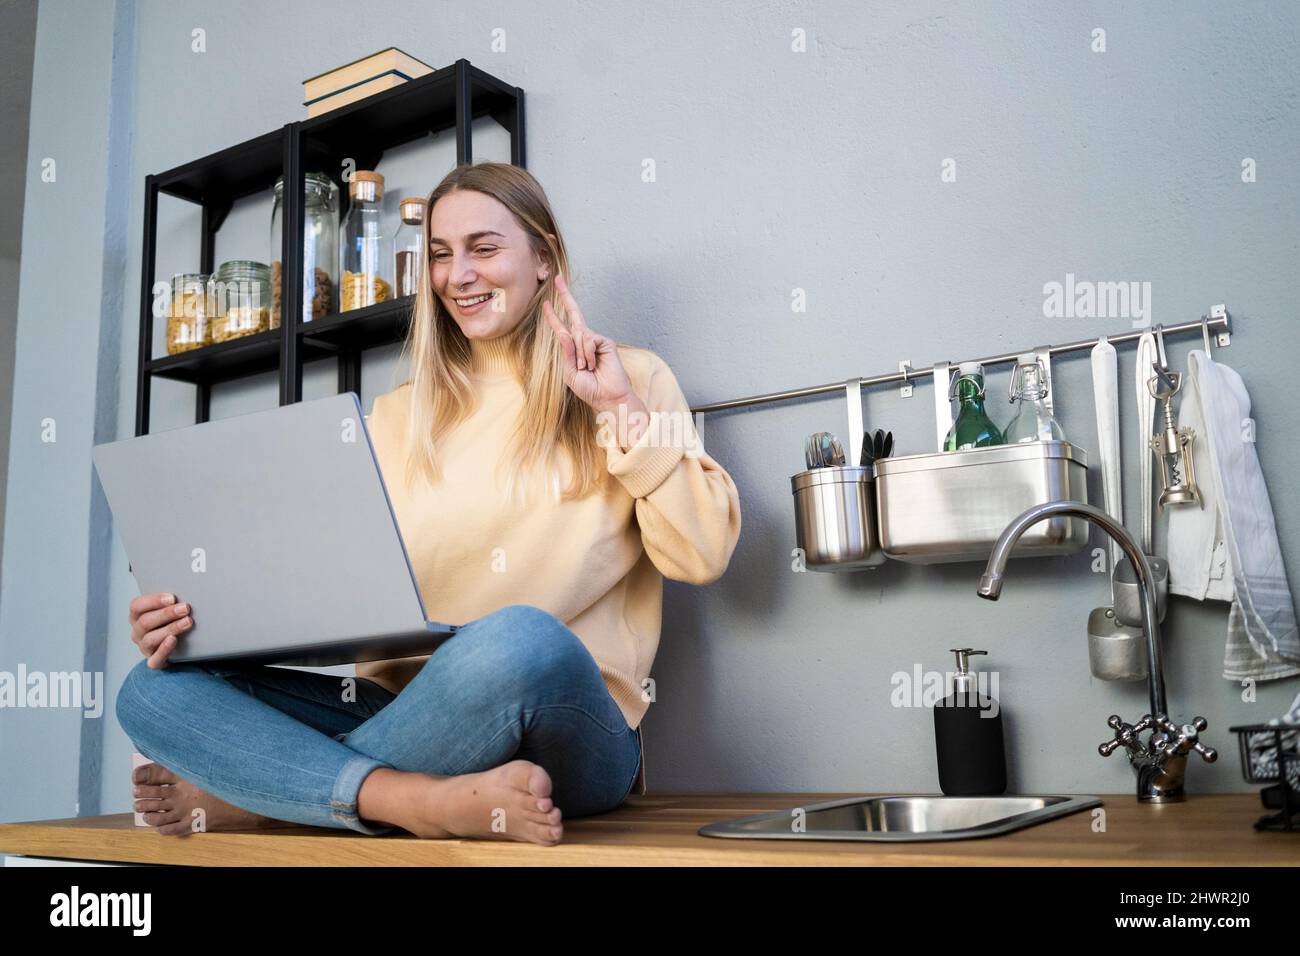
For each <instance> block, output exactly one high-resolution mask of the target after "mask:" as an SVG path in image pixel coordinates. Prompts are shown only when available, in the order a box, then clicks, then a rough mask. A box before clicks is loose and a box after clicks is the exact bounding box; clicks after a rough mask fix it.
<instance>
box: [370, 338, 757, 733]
mask: <svg viewBox="0 0 1300 956" xmlns="http://www.w3.org/2000/svg"><path fill="white" fill-rule="evenodd" d="M470 343H471V351H472V358H473V361H472V377H473V380H474V385H475V390H476V393H477V396H478V402H479V403H478V407H477V408H476V410H475V411H474V413H473V414H472V416H471V417H470V418H468V419H467V420H465V421H463V422H462V423H460V424H459V425H458V426H457V427H456V429H455V430H454V431H452V432H451V433H449V434H448V435H446V436H445V437H444V438H443V439H442V440H441V441H440V443H439V449H438V451H439V454H440V463H441V466H442V468H443V474H444V479H443V481H442V482H441V483H439V484H437V485H434V486H432V487H430V486H429V485H427V484H424V483H423V482H422V480H417V481H416V482H415V483H414V484H413V485H412V486H411V488H409V489H408V488H407V486H406V484H405V480H404V474H405V466H406V454H407V450H406V448H405V439H404V436H405V429H406V422H407V416H408V412H409V406H410V396H411V387H410V384H409V383H407V384H403V385H401V386H399V387H398V388H396V389H394V390H393V391H391V392H388V393H386V394H383V395H380V396H378V397H377V398H376V399H375V402H374V407H373V409H372V411H371V414H370V416H369V417H368V427H369V430H370V435H371V439H372V441H373V443H374V447H375V454H376V455H377V457H378V459H379V466H380V470H381V471H382V473H383V475H384V482H385V484H386V485H387V487H388V493H389V496H390V497H391V499H392V503H393V511H394V513H395V514H396V516H397V523H398V527H399V528H400V529H401V532H402V538H403V540H404V541H405V543H406V548H407V551H408V553H409V555H410V558H411V565H412V567H413V569H414V571H415V577H416V581H417V583H418V585H419V588H420V593H421V595H422V597H423V598H424V606H425V610H426V612H427V613H428V615H429V617H430V618H431V619H432V620H435V621H442V622H445V623H449V624H466V623H468V622H470V621H473V620H475V619H477V618H479V617H482V616H484V615H485V614H489V613H491V612H492V611H495V610H497V609H498V608H501V607H505V606H506V605H509V604H531V605H534V606H535V607H539V608H542V609H544V610H546V611H549V612H550V613H551V614H553V615H555V616H556V617H557V618H559V619H560V620H561V621H563V622H565V624H567V625H568V627H569V628H570V629H571V630H572V631H573V632H574V633H575V634H576V635H577V636H578V637H579V638H580V639H581V640H582V642H583V644H584V645H586V647H587V649H588V650H589V651H590V652H591V655H592V657H593V658H595V660H596V663H597V664H598V665H599V667H600V672H601V674H602V675H604V678H605V685H606V687H608V689H609V692H610V695H611V696H612V697H613V699H614V701H615V702H616V703H617V704H618V707H619V709H620V710H621V711H622V712H623V716H624V717H626V718H627V722H628V726H630V727H632V728H636V727H637V726H638V725H639V724H640V722H641V719H642V718H643V717H644V716H645V713H646V711H647V710H648V709H649V707H650V702H651V700H652V696H653V695H652V693H651V687H650V682H649V681H648V680H647V678H648V677H649V675H650V667H651V665H652V664H653V663H654V658H655V652H656V650H657V649H658V647H659V629H660V624H661V620H662V611H663V578H664V576H665V575H666V576H667V577H670V578H672V579H673V580H676V581H685V582H688V583H690V584H709V583H711V582H713V581H716V580H717V579H718V578H719V577H721V576H722V573H723V572H724V571H725V570H726V568H727V564H728V562H729V561H730V560H731V554H732V552H733V551H734V550H735V547H736V541H737V539H738V537H739V536H740V499H739V496H738V494H737V492H736V486H735V483H734V482H733V481H732V480H731V476H730V475H728V474H727V472H726V471H724V470H723V468H722V466H721V465H719V464H718V463H717V462H716V461H714V460H713V459H712V458H711V457H709V455H708V454H707V453H705V452H704V451H703V448H702V446H701V445H700V444H699V436H698V433H697V432H696V431H695V430H694V428H693V427H692V426H691V422H690V407H689V405H688V404H687V401H686V398H685V396H684V395H683V394H682V391H681V388H680V386H679V385H678V384H677V379H676V377H675V376H674V375H673V373H672V371H671V370H670V369H669V368H668V366H667V365H666V364H665V363H664V361H663V360H662V359H661V358H659V356H658V355H656V354H655V353H654V352H651V351H650V350H648V349H642V348H634V347H630V346H622V345H620V346H619V347H618V351H619V357H620V359H621V360H622V362H623V367H624V368H625V369H626V370H627V375H628V379H629V380H630V382H631V384H632V388H633V390H634V391H635V392H636V393H637V395H638V396H640V398H641V399H642V400H643V401H644V402H645V404H646V407H647V408H648V409H649V410H650V412H651V419H652V425H651V427H650V428H649V429H647V431H646V433H645V434H644V435H642V436H641V438H640V439H639V440H638V441H637V442H636V443H635V444H634V445H633V446H632V447H630V448H629V449H628V450H627V451H626V452H624V451H622V449H621V448H619V447H617V443H616V442H609V443H608V444H607V445H606V449H605V451H606V455H607V458H608V471H609V474H610V475H611V476H613V478H612V480H607V481H606V482H605V483H604V488H603V490H602V491H597V492H596V493H593V494H591V495H589V496H588V497H586V498H585V499H582V500H578V501H564V502H557V501H555V499H554V498H553V497H551V495H550V494H548V493H547V491H546V490H545V483H544V480H543V479H542V478H541V476H540V475H539V476H535V477H534V478H533V479H532V480H531V483H530V484H529V485H528V486H527V494H528V505H527V507H525V508H523V509H517V508H512V507H509V506H508V505H507V502H506V501H505V499H504V497H503V491H502V489H503V488H504V480H505V479H504V474H505V471H504V467H503V468H502V469H501V477H500V480H499V482H498V481H494V476H493V467H494V463H495V462H496V461H497V459H498V456H499V455H500V456H504V454H506V453H508V448H509V445H510V437H511V432H512V430H513V428H514V426H515V423H516V421H517V419H518V416H519V414H520V410H521V408H522V406H523V388H522V386H521V384H520V382H519V379H518V377H517V375H516V374H515V371H514V369H513V366H512V364H511V360H510V356H509V355H508V354H507V353H506V352H505V351H504V348H503V346H502V344H501V343H502V340H500V339H494V340H487V341H481V340H476V339H471V340H470ZM667 413H673V414H667ZM655 419H658V420H659V421H658V422H657V423H656V422H655V421H654V420H655ZM683 423H685V426H686V428H689V431H686V430H684V429H683ZM426 660H428V656H427V655H425V656H423V657H410V658H402V659H400V660H390V661H371V662H366V663H359V664H357V665H356V667H357V676H359V677H365V678H368V679H370V680H373V681H375V682H377V683H379V684H381V685H383V686H384V687H386V688H388V689H389V690H390V691H392V692H393V693H397V692H399V691H400V690H401V689H402V688H403V687H405V686H406V684H407V683H408V682H409V681H410V680H411V679H412V678H413V677H414V676H415V675H416V673H417V672H418V671H419V669H420V667H421V666H422V665H423V663H424V661H426Z"/></svg>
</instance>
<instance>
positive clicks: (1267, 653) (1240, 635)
mask: <svg viewBox="0 0 1300 956" xmlns="http://www.w3.org/2000/svg"><path fill="white" fill-rule="evenodd" d="M1179 425H1180V426H1182V425H1186V426H1188V427H1190V428H1193V429H1195V431H1196V440H1195V441H1194V442H1193V444H1192V452H1193V463H1194V467H1195V471H1196V481H1197V484H1198V486H1199V487H1200V489H1201V495H1202V497H1203V498H1204V500H1205V509H1204V512H1202V511H1201V509H1198V508H1195V507H1193V506H1188V505H1183V506H1180V507H1174V508H1170V509H1169V541H1168V550H1169V588H1170V590H1171V591H1173V592H1174V593H1175V594H1183V595H1186V596H1188V597H1193V598H1197V599H1198V600H1207V599H1210V600H1216V599H1217V600H1228V599H1231V601H1232V607H1231V609H1230V610H1229V612H1228V639H1227V645H1226V647H1225V649H1224V658H1223V676H1224V677H1225V678H1227V679H1228V680H1233V681H1240V680H1243V679H1246V678H1253V679H1255V680H1277V679H1279V678H1283V677H1294V676H1296V675H1297V674H1300V627H1298V626H1297V623H1296V614H1295V606H1294V605H1293V603H1292V601H1291V591H1290V587H1289V586H1288V584H1287V578H1286V568H1285V566H1284V565H1283V562H1282V549H1281V546H1280V545H1279V544H1278V539H1277V526H1276V525H1275V523H1274V521H1273V506H1272V503H1271V502H1270V501H1269V497H1268V488H1267V487H1266V486H1265V484H1264V473H1263V471H1261V470H1260V467H1259V456H1258V455H1257V454H1256V453H1255V435H1254V427H1255V423H1254V422H1253V421H1252V420H1251V418H1250V396H1249V395H1248V394H1247V392H1246V386H1245V383H1243V382H1242V380H1241V376H1240V375H1238V374H1237V373H1236V372H1235V371H1233V370H1232V369H1230V368H1228V366H1226V365H1223V364H1221V363H1219V362H1215V361H1214V360H1213V359H1212V358H1210V357H1209V356H1207V355H1206V354H1205V353H1204V352H1202V351H1199V350H1196V351H1193V352H1191V353H1190V354H1189V355H1188V359H1187V376H1186V381H1185V383H1184V388H1183V394H1182V404H1181V408H1180V414H1179ZM1198 446H1199V448H1198ZM1198 452H1199V454H1198ZM1216 575H1217V576H1216ZM1228 580H1231V594H1230V595H1229V594H1227V593H1226V590H1227V589H1226V586H1225V583H1226V581H1228Z"/></svg>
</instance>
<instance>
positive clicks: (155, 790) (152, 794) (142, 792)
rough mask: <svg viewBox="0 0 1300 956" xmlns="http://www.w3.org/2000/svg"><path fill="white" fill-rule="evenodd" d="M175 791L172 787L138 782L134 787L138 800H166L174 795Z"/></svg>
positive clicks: (134, 793) (133, 790) (133, 792)
mask: <svg viewBox="0 0 1300 956" xmlns="http://www.w3.org/2000/svg"><path fill="white" fill-rule="evenodd" d="M174 792H175V791H174V790H173V789H172V788H171V787H170V786H167V787H163V786H157V787H151V786H146V785H143V784H138V783H137V784H136V785H135V787H134V788H132V794H133V795H134V796H135V798H136V800H166V799H168V798H170V797H171V796H172V794H173V793H174Z"/></svg>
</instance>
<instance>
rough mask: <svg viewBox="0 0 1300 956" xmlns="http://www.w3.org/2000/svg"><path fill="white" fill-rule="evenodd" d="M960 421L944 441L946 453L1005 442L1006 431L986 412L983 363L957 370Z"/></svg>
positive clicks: (955, 423) (964, 365) (967, 365)
mask: <svg viewBox="0 0 1300 956" xmlns="http://www.w3.org/2000/svg"><path fill="white" fill-rule="evenodd" d="M957 374H958V377H957V400H958V401H960V402H961V408H960V410H959V411H958V412H957V420H956V421H955V422H953V423H952V428H950V429H949V430H948V437H947V438H945V439H944V441H943V450H944V451H965V450H966V449H967V448H987V447H988V446H989V445H1001V444H1002V443H1003V438H1002V432H1001V431H1000V430H999V429H998V426H997V425H994V424H993V420H992V419H991V418H989V416H988V413H987V412H985V411H984V369H982V368H981V367H980V364H979V362H962V363H961V365H959V366H958V370H957Z"/></svg>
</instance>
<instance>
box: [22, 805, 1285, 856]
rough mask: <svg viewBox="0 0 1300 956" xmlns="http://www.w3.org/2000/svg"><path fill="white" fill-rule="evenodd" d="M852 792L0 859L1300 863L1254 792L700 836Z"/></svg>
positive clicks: (150, 842) (59, 840) (117, 826)
mask: <svg viewBox="0 0 1300 956" xmlns="http://www.w3.org/2000/svg"><path fill="white" fill-rule="evenodd" d="M850 796H854V794H847V793H841V794H833V793H819V794H793V793H767V794H692V793H682V794H647V795H645V796H632V797H629V798H628V800H627V802H626V803H625V804H624V805H623V806H622V807H620V808H619V809H618V810H615V811H614V812H612V813H606V814H602V815H600V816H597V817H587V818H584V819H578V820H572V821H565V825H564V839H563V841H562V842H561V843H559V844H558V845H556V846H550V847H545V846H537V845H533V844H526V843H518V842H514V841H500V840H420V839H417V838H415V837H412V836H399V835H394V836H367V835H365V834H361V833H356V832H354V831H351V830H333V829H323V828H313V827H286V828H284V829H280V830H257V831H241V832H235V831H229V832H215V833H195V834H191V835H187V836H183V837H164V836H160V835H159V834H158V833H156V832H154V831H153V830H151V829H148V828H144V827H136V826H135V825H134V818H133V815H132V814H130V813H120V814H113V815H110V816H101V817H80V818H74V819H68V820H41V821H34V822H30V823H6V824H0V853H20V854H27V855H30V856H47V857H62V858H67V859H80V860H99V861H116V862H123V863H160V864H181V865H191V866H262V865H271V866H405V865H410V866H497V865H507V866H533V865H538V866H588V865H595V866H609V865H614V866H729V865H739V866H766V865H777V866H808V865H828V864H829V865H832V866H962V865H992V866H1042V865H1063V866H1161V865H1177V866H1278V865H1290V866H1295V865H1300V831H1297V832H1295V833H1258V832H1256V831H1255V829H1254V826H1253V824H1254V822H1255V820H1257V819H1258V818H1259V817H1260V816H1263V815H1264V814H1266V813H1268V812H1270V811H1267V810H1266V809H1265V808H1264V807H1263V805H1262V804H1261V803H1260V801H1259V795H1258V794H1256V793H1249V794H1196V795H1193V796H1190V797H1188V799H1187V801H1186V802H1185V803H1181V804H1166V805H1163V806H1161V805H1156V804H1139V803H1138V802H1137V800H1136V799H1135V798H1134V796H1133V795H1132V794H1122V795H1119V794H1115V795H1110V796H1103V797H1102V800H1103V801H1104V807H1105V810H1106V832H1104V833H1094V832H1093V830H1092V811H1090V810H1084V811H1082V812H1079V813H1075V814H1071V815H1070V816H1067V817H1063V818H1061V819H1058V820H1051V821H1048V822H1047V823H1042V824H1039V825H1037V826H1032V827H1029V828H1027V829H1024V830H1019V831H1017V832H1015V833H1009V834H1006V835H1004V836H997V837H985V838H981V839H974V840H949V841H942V842H932V843H860V842H831V841H809V842H795V841H783V840H740V839H718V838H715V837H704V836H700V835H699V834H698V832H697V831H698V830H699V828H700V827H701V826H703V825H704V824H706V823H713V822H716V821H719V820H727V819H733V818H736V817H744V816H750V815H753V814H756V813H763V812H766V811H772V810H783V809H788V808H791V807H796V806H805V807H806V806H811V805H812V804H814V803H822V802H826V801H830V800H837V799H843V798H846V797H850Z"/></svg>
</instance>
